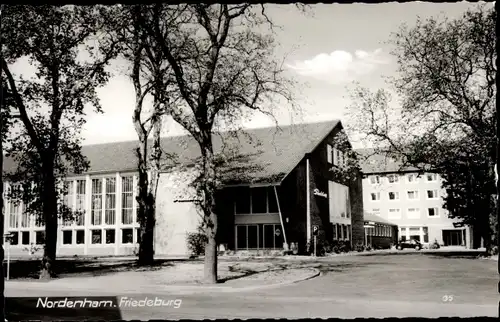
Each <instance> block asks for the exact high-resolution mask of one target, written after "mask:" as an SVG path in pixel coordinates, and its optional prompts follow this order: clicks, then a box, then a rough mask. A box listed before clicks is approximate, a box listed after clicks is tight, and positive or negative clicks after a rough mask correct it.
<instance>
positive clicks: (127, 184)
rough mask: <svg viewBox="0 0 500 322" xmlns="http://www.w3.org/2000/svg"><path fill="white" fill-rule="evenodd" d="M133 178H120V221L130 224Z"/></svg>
mask: <svg viewBox="0 0 500 322" xmlns="http://www.w3.org/2000/svg"><path fill="white" fill-rule="evenodd" d="M133 185H134V180H133V177H132V176H130V177H123V178H122V223H123V224H125V225H130V224H132V220H133V210H134V201H133V198H134V187H133Z"/></svg>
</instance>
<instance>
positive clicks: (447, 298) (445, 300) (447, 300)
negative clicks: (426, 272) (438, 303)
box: [443, 295, 453, 302]
mask: <svg viewBox="0 0 500 322" xmlns="http://www.w3.org/2000/svg"><path fill="white" fill-rule="evenodd" d="M451 301H453V295H445V296H443V302H451Z"/></svg>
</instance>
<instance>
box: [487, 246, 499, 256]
mask: <svg viewBox="0 0 500 322" xmlns="http://www.w3.org/2000/svg"><path fill="white" fill-rule="evenodd" d="M489 253H490V255H491V256H493V255H498V246H493V247H491V248H490V250H489Z"/></svg>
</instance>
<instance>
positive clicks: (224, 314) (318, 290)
mask: <svg viewBox="0 0 500 322" xmlns="http://www.w3.org/2000/svg"><path fill="white" fill-rule="evenodd" d="M384 257H385V259H383V262H380V261H381V260H382V259H381V258H374V257H371V258H370V259H366V258H365V259H360V258H356V259H354V258H353V259H345V260H344V261H343V262H342V263H339V262H336V263H328V262H327V261H322V262H320V263H316V264H314V265H315V266H316V267H318V268H319V269H320V270H322V275H321V276H319V277H316V278H314V279H311V280H307V281H303V282H298V283H295V284H292V285H287V286H282V287H277V288H271V289H265V290H259V291H246V292H234V293H190V292H183V293H180V292H171V294H165V293H163V294H154V292H149V294H145V293H141V292H140V291H139V290H138V292H137V294H128V295H126V296H127V297H128V298H129V299H130V298H133V299H136V300H138V301H140V300H144V299H146V298H147V299H149V300H155V299H161V300H162V302H163V303H166V304H168V305H165V306H156V307H147V306H143V307H131V306H130V305H129V306H125V305H123V304H122V305H121V306H120V305H119V304H118V303H120V301H122V302H123V303H125V301H123V300H121V298H120V295H117V294H113V295H115V296H117V298H116V300H115V303H116V307H113V308H106V309H95V308H88V309H80V310H74V309H73V310H67V309H66V310H63V309H52V310H48V309H40V308H39V309H37V310H33V306H34V302H33V300H32V302H27V301H22V300H19V299H14V298H11V297H25V296H31V297H34V296H41V297H44V296H47V297H53V296H57V297H65V296H89V294H85V292H82V291H72V290H68V291H65V292H61V291H50V290H36V291H33V290H27V289H12V288H11V289H9V288H8V287H7V288H6V292H5V295H6V296H7V297H8V299H7V316H8V319H9V320H10V321H15V320H21V319H43V320H46V321H52V320H62V319H64V320H68V319H72V320H82V319H101V320H102V319H106V320H116V319H125V320H134V319H140V320H145V319H217V318H242V319H243V318H328V317H338V318H356V317H375V318H384V317H427V318H437V317H445V316H447V317H451V316H457V317H477V316H487V317H498V313H499V304H498V303H499V299H500V298H499V296H498V293H496V291H497V290H496V285H497V282H498V273H497V272H496V267H497V263H496V262H494V261H491V262H489V263H488V262H486V261H479V260H471V259H446V258H427V257H426V258H425V259H424V258H422V257H421V256H418V255H416V256H415V255H411V256H391V257H389V256H384ZM405 263H406V264H405ZM408 263H409V264H408ZM405 265H406V266H408V267H405ZM426 277H428V278H426ZM151 293H153V294H151ZM92 295H108V296H109V295H112V294H111V293H110V291H109V290H106V288H105V286H103V290H102V292H99V294H97V293H95V294H92ZM174 300H177V303H178V305H177V307H174V305H173V303H174ZM9 301H10V302H9ZM180 302H181V303H180Z"/></svg>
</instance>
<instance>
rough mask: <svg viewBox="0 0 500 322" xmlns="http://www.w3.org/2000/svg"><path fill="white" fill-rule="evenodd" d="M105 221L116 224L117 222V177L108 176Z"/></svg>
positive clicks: (108, 223) (107, 223)
mask: <svg viewBox="0 0 500 322" xmlns="http://www.w3.org/2000/svg"><path fill="white" fill-rule="evenodd" d="M105 209H106V210H105V214H106V215H105V218H104V222H105V224H106V225H114V224H115V222H116V219H115V217H116V215H115V213H116V178H106V208H105Z"/></svg>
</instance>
